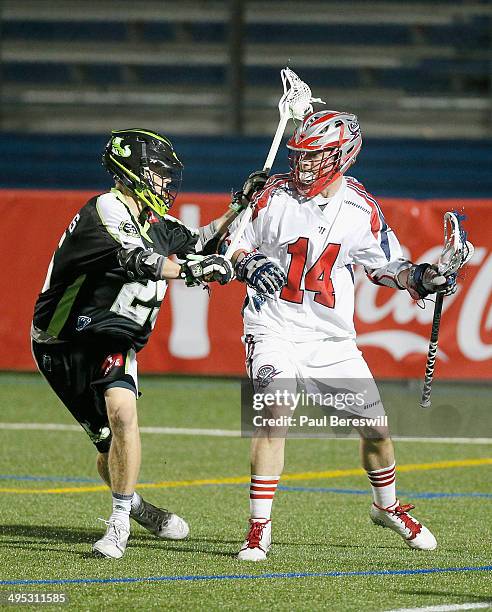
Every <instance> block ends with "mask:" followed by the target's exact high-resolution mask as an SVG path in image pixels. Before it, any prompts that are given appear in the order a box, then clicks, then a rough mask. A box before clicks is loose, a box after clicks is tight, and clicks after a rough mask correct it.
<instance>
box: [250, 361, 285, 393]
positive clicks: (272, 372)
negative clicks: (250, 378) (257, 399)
mask: <svg viewBox="0 0 492 612" xmlns="http://www.w3.org/2000/svg"><path fill="white" fill-rule="evenodd" d="M280 373H281V370H276V369H275V368H274V366H272V365H264V366H261V367H260V369H259V370H258V372H257V373H256V378H255V381H256V386H257V387H258V388H259V389H264V388H265V387H268V385H269V384H270V383H271V382H272V380H273V379H274V378H275V376H277V374H280Z"/></svg>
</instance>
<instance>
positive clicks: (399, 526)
mask: <svg viewBox="0 0 492 612" xmlns="http://www.w3.org/2000/svg"><path fill="white" fill-rule="evenodd" d="M413 508H415V506H414V505H413V504H406V505H404V506H402V505H400V501H399V500H397V501H396V505H394V506H389V507H388V508H381V506H377V505H376V504H373V505H372V507H371V514H370V516H371V520H372V522H373V523H375V524H376V525H380V526H381V527H389V528H390V529H392V530H393V531H395V532H396V533H397V534H398V535H399V536H401V537H402V538H403V539H404V540H405V543H406V544H407V545H408V546H410V548H415V549H417V550H434V549H435V548H436V547H437V541H436V538H435V537H434V536H433V535H432V533H431V532H430V531H429V530H428V529H427V527H424V525H422V523H419V522H418V520H417V519H416V518H414V517H413V516H411V515H410V514H408V511H409V510H413Z"/></svg>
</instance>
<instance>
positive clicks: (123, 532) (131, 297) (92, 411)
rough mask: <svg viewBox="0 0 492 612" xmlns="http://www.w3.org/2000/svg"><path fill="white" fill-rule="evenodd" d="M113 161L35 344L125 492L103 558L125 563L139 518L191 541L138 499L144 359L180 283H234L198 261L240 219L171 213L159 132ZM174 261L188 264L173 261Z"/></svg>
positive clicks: (70, 244)
mask: <svg viewBox="0 0 492 612" xmlns="http://www.w3.org/2000/svg"><path fill="white" fill-rule="evenodd" d="M102 161H103V165H104V166H105V167H106V169H107V170H108V171H109V172H110V173H111V175H112V176H113V177H114V179H115V188H113V189H111V190H110V191H109V192H107V193H103V194H101V195H99V196H95V197H94V198H92V199H91V200H90V201H89V202H88V203H87V204H86V205H85V206H84V207H83V208H82V209H81V210H80V211H79V212H78V213H77V214H76V215H75V217H74V218H73V219H72V221H71V223H70V225H69V226H68V228H67V230H66V231H65V232H64V234H63V236H62V237H61V239H60V242H59V244H58V248H57V249H56V251H55V253H54V255H53V258H52V260H51V263H50V265H49V268H48V273H47V277H46V280H45V283H44V286H43V288H42V290H41V293H40V294H39V297H38V300H37V302H36V306H35V311H34V319H33V324H32V341H33V354H34V357H35V360H36V363H37V365H38V368H39V370H40V371H41V373H42V374H43V376H44V377H45V378H46V380H47V381H48V383H49V384H50V385H51V387H52V388H53V390H54V391H55V393H56V394H57V395H58V397H59V398H60V399H61V401H62V402H63V403H64V404H65V406H66V407H67V408H68V409H69V410H70V412H71V413H72V415H73V416H74V417H75V419H76V420H77V421H78V422H79V423H80V424H81V426H82V427H83V428H84V429H85V431H86V432H87V433H88V435H89V437H90V439H91V440H92V442H93V443H94V445H95V446H96V449H97V450H98V456H97V468H98V471H99V474H100V476H101V478H102V479H103V480H104V481H105V482H106V483H107V484H108V486H109V487H110V488H111V491H112V494H113V512H112V514H111V516H110V518H109V520H108V521H105V522H106V524H107V531H106V534H105V535H104V536H103V537H102V538H101V539H100V540H98V541H97V542H96V543H95V544H94V546H93V549H94V551H95V552H96V553H98V554H100V555H103V556H105V557H111V558H120V557H121V556H122V555H123V553H124V551H125V547H126V543H127V540H128V536H129V533H130V527H129V524H130V522H129V518H130V517H131V518H133V519H134V520H136V521H137V522H138V523H140V524H141V525H143V526H144V527H145V528H146V529H148V530H149V531H150V532H151V533H153V534H155V535H156V536H158V537H161V538H167V539H174V540H179V539H182V538H185V537H186V536H187V535H188V532H189V528H188V525H187V523H186V522H185V521H184V520H183V519H182V518H180V517H178V516H177V515H176V514H173V513H171V512H169V511H167V510H163V509H160V508H156V507H155V506H153V505H152V504H149V503H148V502H146V501H145V500H143V499H142V497H141V496H140V495H139V494H138V493H137V492H136V491H135V486H136V482H137V477H138V473H139V468H140V437H139V430H138V423H137V409H136V398H137V396H138V380H137V361H136V353H137V352H138V351H139V350H140V349H141V348H143V347H144V346H145V344H146V343H147V341H148V339H149V336H150V333H151V331H152V328H153V327H154V323H155V320H156V317H157V314H158V312H159V308H160V305H161V302H162V300H163V298H164V294H165V292H166V289H167V281H168V280H169V279H179V278H182V279H183V281H184V282H186V284H187V285H189V286H191V285H194V284H199V283H202V282H210V281H218V282H219V283H220V284H225V283H227V282H229V281H230V280H231V279H232V277H233V270H232V266H231V264H230V262H229V260H227V259H225V258H224V257H222V256H220V255H215V254H213V255H203V254H202V255H197V252H202V253H203V252H206V251H205V250H204V249H206V246H207V245H206V243H207V241H210V240H211V239H213V236H214V233H216V230H217V228H219V227H222V226H224V225H227V222H228V220H229V219H230V218H231V216H232V217H234V216H235V215H236V214H237V211H236V212H231V211H228V212H227V213H226V214H225V215H223V216H222V217H220V218H219V219H217V220H216V221H214V222H212V223H211V224H209V225H208V226H205V227H202V228H199V230H191V229H189V228H187V227H185V226H184V225H183V224H182V223H180V222H179V221H178V220H177V219H174V218H173V217H169V216H167V212H168V210H169V209H170V207H171V205H172V204H173V201H174V199H175V197H176V195H177V192H178V190H179V186H180V182H181V171H182V167H183V166H182V164H181V162H180V161H179V159H178V157H177V156H176V153H175V151H174V149H173V146H172V144H171V142H170V141H169V140H168V139H167V138H165V137H163V136H161V135H159V134H157V133H155V132H152V131H149V130H141V129H129V130H120V131H114V132H113V133H112V136H111V139H110V140H109V142H108V144H107V146H106V149H105V151H104V154H103V158H102ZM256 180H258V179H256ZM263 182H264V181H263ZM261 184H262V182H261V180H260V181H259V183H258V184H255V185H254V187H256V186H261ZM212 251H213V249H212V250H211V249H208V252H212ZM173 254H176V255H178V257H179V258H180V259H184V260H185V263H184V264H182V265H178V264H177V263H175V262H174V261H172V260H171V259H169V258H168V257H169V256H170V255H173Z"/></svg>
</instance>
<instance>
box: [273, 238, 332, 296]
mask: <svg viewBox="0 0 492 612" xmlns="http://www.w3.org/2000/svg"><path fill="white" fill-rule="evenodd" d="M308 248H309V238H304V237H300V238H298V239H297V240H296V241H295V242H292V243H291V244H289V247H288V249H287V252H288V253H289V255H290V256H291V259H290V265H289V272H288V274H287V285H285V287H284V288H283V289H282V291H281V292H280V298H281V299H282V300H285V301H287V302H293V303H294V304H302V301H303V299H304V291H312V292H313V293H314V294H315V296H314V301H315V302H317V303H318V304H321V305H322V306H326V307H327V308H334V307H335V292H334V290H333V282H332V280H331V271H332V269H333V265H334V264H335V261H336V259H337V257H338V253H339V252H340V245H339V244H333V243H330V244H328V245H327V246H326V248H325V249H324V251H323V252H322V253H321V255H320V256H319V257H318V259H317V261H316V262H315V263H314V265H313V266H312V267H311V268H309V270H307V271H306V260H307V255H308ZM303 276H304V289H301V282H302V278H303Z"/></svg>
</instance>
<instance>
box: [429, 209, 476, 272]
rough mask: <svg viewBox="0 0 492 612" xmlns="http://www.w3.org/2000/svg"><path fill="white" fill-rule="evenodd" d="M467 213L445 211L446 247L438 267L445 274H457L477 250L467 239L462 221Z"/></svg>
mask: <svg viewBox="0 0 492 612" xmlns="http://www.w3.org/2000/svg"><path fill="white" fill-rule="evenodd" d="M464 220H465V215H460V213H458V212H457V211H454V212H446V213H444V248H443V250H442V253H441V254H440V256H439V260H438V263H437V268H438V271H439V272H440V274H442V275H443V276H451V275H452V274H456V273H457V272H458V270H459V269H460V268H462V267H463V266H464V265H465V264H466V263H468V262H469V261H470V259H471V258H472V257H473V253H474V251H475V249H474V247H473V245H472V243H471V242H469V241H468V240H467V233H466V231H465V229H464V228H463V225H462V222H463V221H464Z"/></svg>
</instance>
